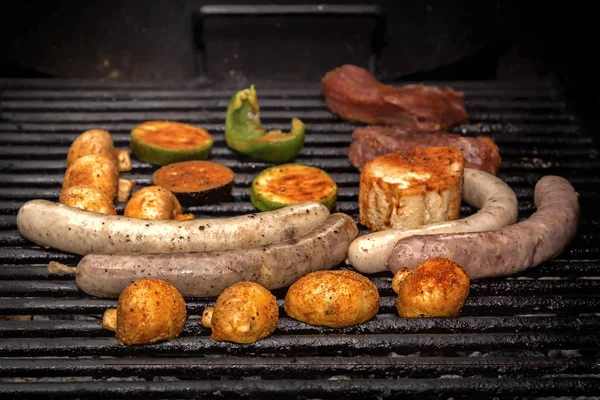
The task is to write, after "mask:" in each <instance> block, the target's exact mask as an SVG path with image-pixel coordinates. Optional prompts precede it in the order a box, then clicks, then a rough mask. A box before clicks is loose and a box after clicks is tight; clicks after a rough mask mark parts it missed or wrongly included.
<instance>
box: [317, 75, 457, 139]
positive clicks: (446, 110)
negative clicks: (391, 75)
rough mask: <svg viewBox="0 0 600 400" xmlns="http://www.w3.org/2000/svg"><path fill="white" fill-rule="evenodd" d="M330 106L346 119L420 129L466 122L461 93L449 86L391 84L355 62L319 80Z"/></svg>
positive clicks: (326, 101)
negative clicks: (385, 82) (384, 82)
mask: <svg viewBox="0 0 600 400" xmlns="http://www.w3.org/2000/svg"><path fill="white" fill-rule="evenodd" d="M321 90H322V91H323V95H324V96H325V104H326V105H327V107H328V108H329V110H330V111H331V112H332V113H334V114H337V115H338V116H340V117H341V118H342V119H345V120H349V121H358V122H364V123H367V124H383V125H398V126H401V127H404V128H410V129H415V130H421V131H430V130H440V129H447V128H449V127H451V126H453V125H456V124H460V123H464V122H467V111H466V109H465V105H464V101H463V98H464V95H463V93H462V92H457V91H455V90H453V89H450V88H439V87H435V86H424V85H421V84H410V85H405V86H401V87H399V86H390V85H385V84H382V83H380V82H378V81H377V79H376V78H375V77H374V76H373V75H371V73H370V72H369V71H367V70H366V69H364V68H360V67H357V66H355V65H348V64H347V65H342V66H341V67H338V68H335V69H333V70H331V71H329V72H327V74H325V76H324V77H323V79H322V80H321Z"/></svg>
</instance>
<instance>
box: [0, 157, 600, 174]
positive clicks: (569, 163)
mask: <svg viewBox="0 0 600 400" xmlns="http://www.w3.org/2000/svg"><path fill="white" fill-rule="evenodd" d="M296 160H297V161H298V162H301V163H305V164H310V165H313V166H317V167H320V168H327V169H328V170H330V171H332V172H347V171H349V170H350V169H351V168H352V167H351V164H350V162H349V161H348V160H347V159H345V158H344V159H336V158H334V159H331V158H314V157H304V156H302V155H300V156H299V157H298V158H297V159H296ZM212 161H214V162H217V163H220V164H224V165H226V166H228V167H229V168H231V169H233V170H234V171H236V172H237V171H239V172H246V173H250V172H256V173H258V172H259V171H260V170H262V169H264V168H268V167H270V166H273V164H271V163H267V162H262V161H254V162H248V161H241V158H240V159H227V158H213V159H212ZM131 164H132V166H133V168H134V169H136V170H138V171H143V170H147V171H148V172H150V171H153V170H155V169H156V168H154V167H153V166H151V165H150V164H147V163H142V162H139V161H135V160H132V162H131ZM500 168H502V170H503V172H504V173H507V172H509V171H511V172H513V173H514V171H513V170H519V171H521V170H525V171H527V170H537V171H540V170H544V171H548V170H560V169H564V170H568V171H572V170H577V169H580V170H583V171H582V172H589V173H590V174H591V173H592V172H594V171H595V170H598V169H599V168H600V161H597V160H570V159H564V160H552V161H550V162H544V161H543V160H533V159H531V160H523V159H520V160H519V159H514V160H510V159H509V160H504V161H503V162H502V165H501V167H500ZM2 170H3V171H5V172H6V171H10V172H12V173H20V172H27V173H31V172H32V171H36V172H39V171H62V172H63V173H64V170H65V162H64V161H62V160H26V161H25V160H23V159H0V171H2Z"/></svg>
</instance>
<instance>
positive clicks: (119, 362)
mask: <svg viewBox="0 0 600 400" xmlns="http://www.w3.org/2000/svg"><path fill="white" fill-rule="evenodd" d="M4 361H6V364H4V363H0V376H3V377H10V376H31V377H35V376H37V375H41V374H43V375H44V376H49V377H54V376H90V377H102V376H122V377H127V376H141V377H154V376H164V375H166V376H169V375H171V376H177V375H186V374H190V375H194V376H201V377H210V376H222V375H231V374H232V372H234V373H235V376H237V377H246V376H254V375H259V376H277V377H279V378H284V379H285V378H297V377H298V372H301V374H300V376H301V377H302V378H304V379H306V378H307V377H313V376H315V374H332V375H333V374H335V375H350V376H356V377H360V376H361V375H364V374H369V375H374V377H376V378H387V377H395V378H406V377H408V378H427V377H441V376H443V375H451V374H461V375H464V376H473V375H478V376H489V377H494V376H498V374H502V375H505V376H507V377H528V376H536V375H541V374H548V375H551V374H554V375H558V374H578V373H580V374H584V373H586V372H588V371H589V370H590V368H599V367H600V360H599V359H597V358H596V359H594V358H592V359H565V360H563V362H562V363H561V365H560V366H559V365H557V364H556V360H555V359H554V358H552V357H522V358H513V357H501V356H493V357H477V358H475V357H471V358H463V357H455V358H454V357H453V358H447V357H402V358H400V357H395V358H391V357H388V358H382V357H361V358H359V359H357V358H355V357H306V358H301V359H297V360H295V362H294V363H290V362H289V359H288V358H282V357H269V358H248V357H230V358H228V359H221V358H210V359H207V358H205V357H189V358H185V359H182V358H167V357H165V358H161V359H159V360H154V359H149V358H142V357H135V358H120V359H94V360H88V359H60V358H57V359H44V360H31V359H18V358H15V359H4Z"/></svg>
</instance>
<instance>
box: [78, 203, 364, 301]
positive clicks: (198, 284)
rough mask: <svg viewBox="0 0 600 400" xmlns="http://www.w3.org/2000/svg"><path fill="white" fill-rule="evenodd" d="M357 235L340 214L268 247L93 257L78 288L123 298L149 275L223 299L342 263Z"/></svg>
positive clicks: (82, 266) (81, 269)
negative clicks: (246, 284)
mask: <svg viewBox="0 0 600 400" xmlns="http://www.w3.org/2000/svg"><path fill="white" fill-rule="evenodd" d="M357 234H358V229H357V227H356V223H355V222H354V220H353V219H352V218H351V217H349V216H348V215H346V214H343V213H335V214H331V215H330V216H329V217H328V218H327V219H326V220H325V221H324V222H323V223H322V224H320V225H319V226H318V227H316V228H315V229H313V230H312V231H310V232H308V233H306V234H304V235H302V236H300V237H297V238H296V239H291V240H288V241H286V242H283V243H278V244H273V245H269V246H264V247H257V248H252V249H246V250H228V251H219V252H205V253H198V252H194V253H170V254H89V255H87V256H85V257H83V258H82V259H81V261H80V262H79V264H78V266H77V274H76V276H77V285H78V286H79V288H80V289H81V290H83V291H84V292H86V293H88V294H91V295H94V296H107V297H114V296H118V295H119V293H120V292H121V291H122V290H123V289H124V288H125V287H126V286H127V285H128V284H130V283H131V282H133V281H135V280H137V279H140V278H144V277H153V278H158V279H161V280H164V281H167V282H169V283H171V284H172V285H173V286H175V287H176V288H177V289H178V290H179V292H180V293H181V294H182V295H183V296H184V297H203V296H218V295H219V294H220V293H221V292H222V291H223V290H224V289H225V288H227V287H229V286H231V285H233V284H234V283H237V282H241V281H250V282H255V283H258V284H260V285H262V286H264V287H265V288H267V289H269V290H273V289H278V288H282V287H286V286H289V285H291V284H292V283H293V282H295V281H296V280H297V279H299V278H300V277H302V276H304V275H307V274H308V273H310V272H313V271H317V270H324V269H329V268H332V267H334V266H336V265H338V264H340V263H341V262H342V261H343V260H344V258H345V257H346V253H347V251H348V245H349V244H350V242H351V241H352V240H353V239H354V238H355V237H356V235H357Z"/></svg>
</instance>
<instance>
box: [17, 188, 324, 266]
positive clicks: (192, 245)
mask: <svg viewBox="0 0 600 400" xmlns="http://www.w3.org/2000/svg"><path fill="white" fill-rule="evenodd" d="M329 214H330V213H329V209H328V208H327V207H325V206H324V205H322V204H320V203H316V202H310V203H303V204H296V205H292V206H288V207H284V208H281V209H279V210H275V211H267V212H260V213H254V214H248V215H242V216H238V217H231V218H214V219H196V220H191V221H153V220H146V219H141V218H129V217H124V216H120V215H104V214H99V213H94V212H91V211H85V210H81V209H78V208H74V207H69V206H66V205H64V204H57V203H54V202H51V201H47V200H31V201H28V202H27V203H25V204H24V205H23V206H22V207H21V208H20V209H19V213H18V214H17V226H18V228H19V231H20V232H21V234H22V235H23V236H24V237H25V238H27V239H29V240H31V241H33V242H35V243H36V244H38V245H40V246H49V247H53V248H55V249H58V250H62V251H65V252H69V253H74V254H80V255H85V254H89V253H128V252H133V253H137V252H145V253H169V252H189V251H198V252H199V251H214V250H229V249H247V248H252V247H258V246H264V245H268V244H272V243H279V242H283V241H285V240H289V239H292V238H295V237H297V236H301V235H303V234H305V233H307V232H309V231H310V230H311V229H313V228H315V227H316V226H318V225H319V224H321V223H322V222H323V221H325V219H326V218H327V217H328V216H329Z"/></svg>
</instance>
